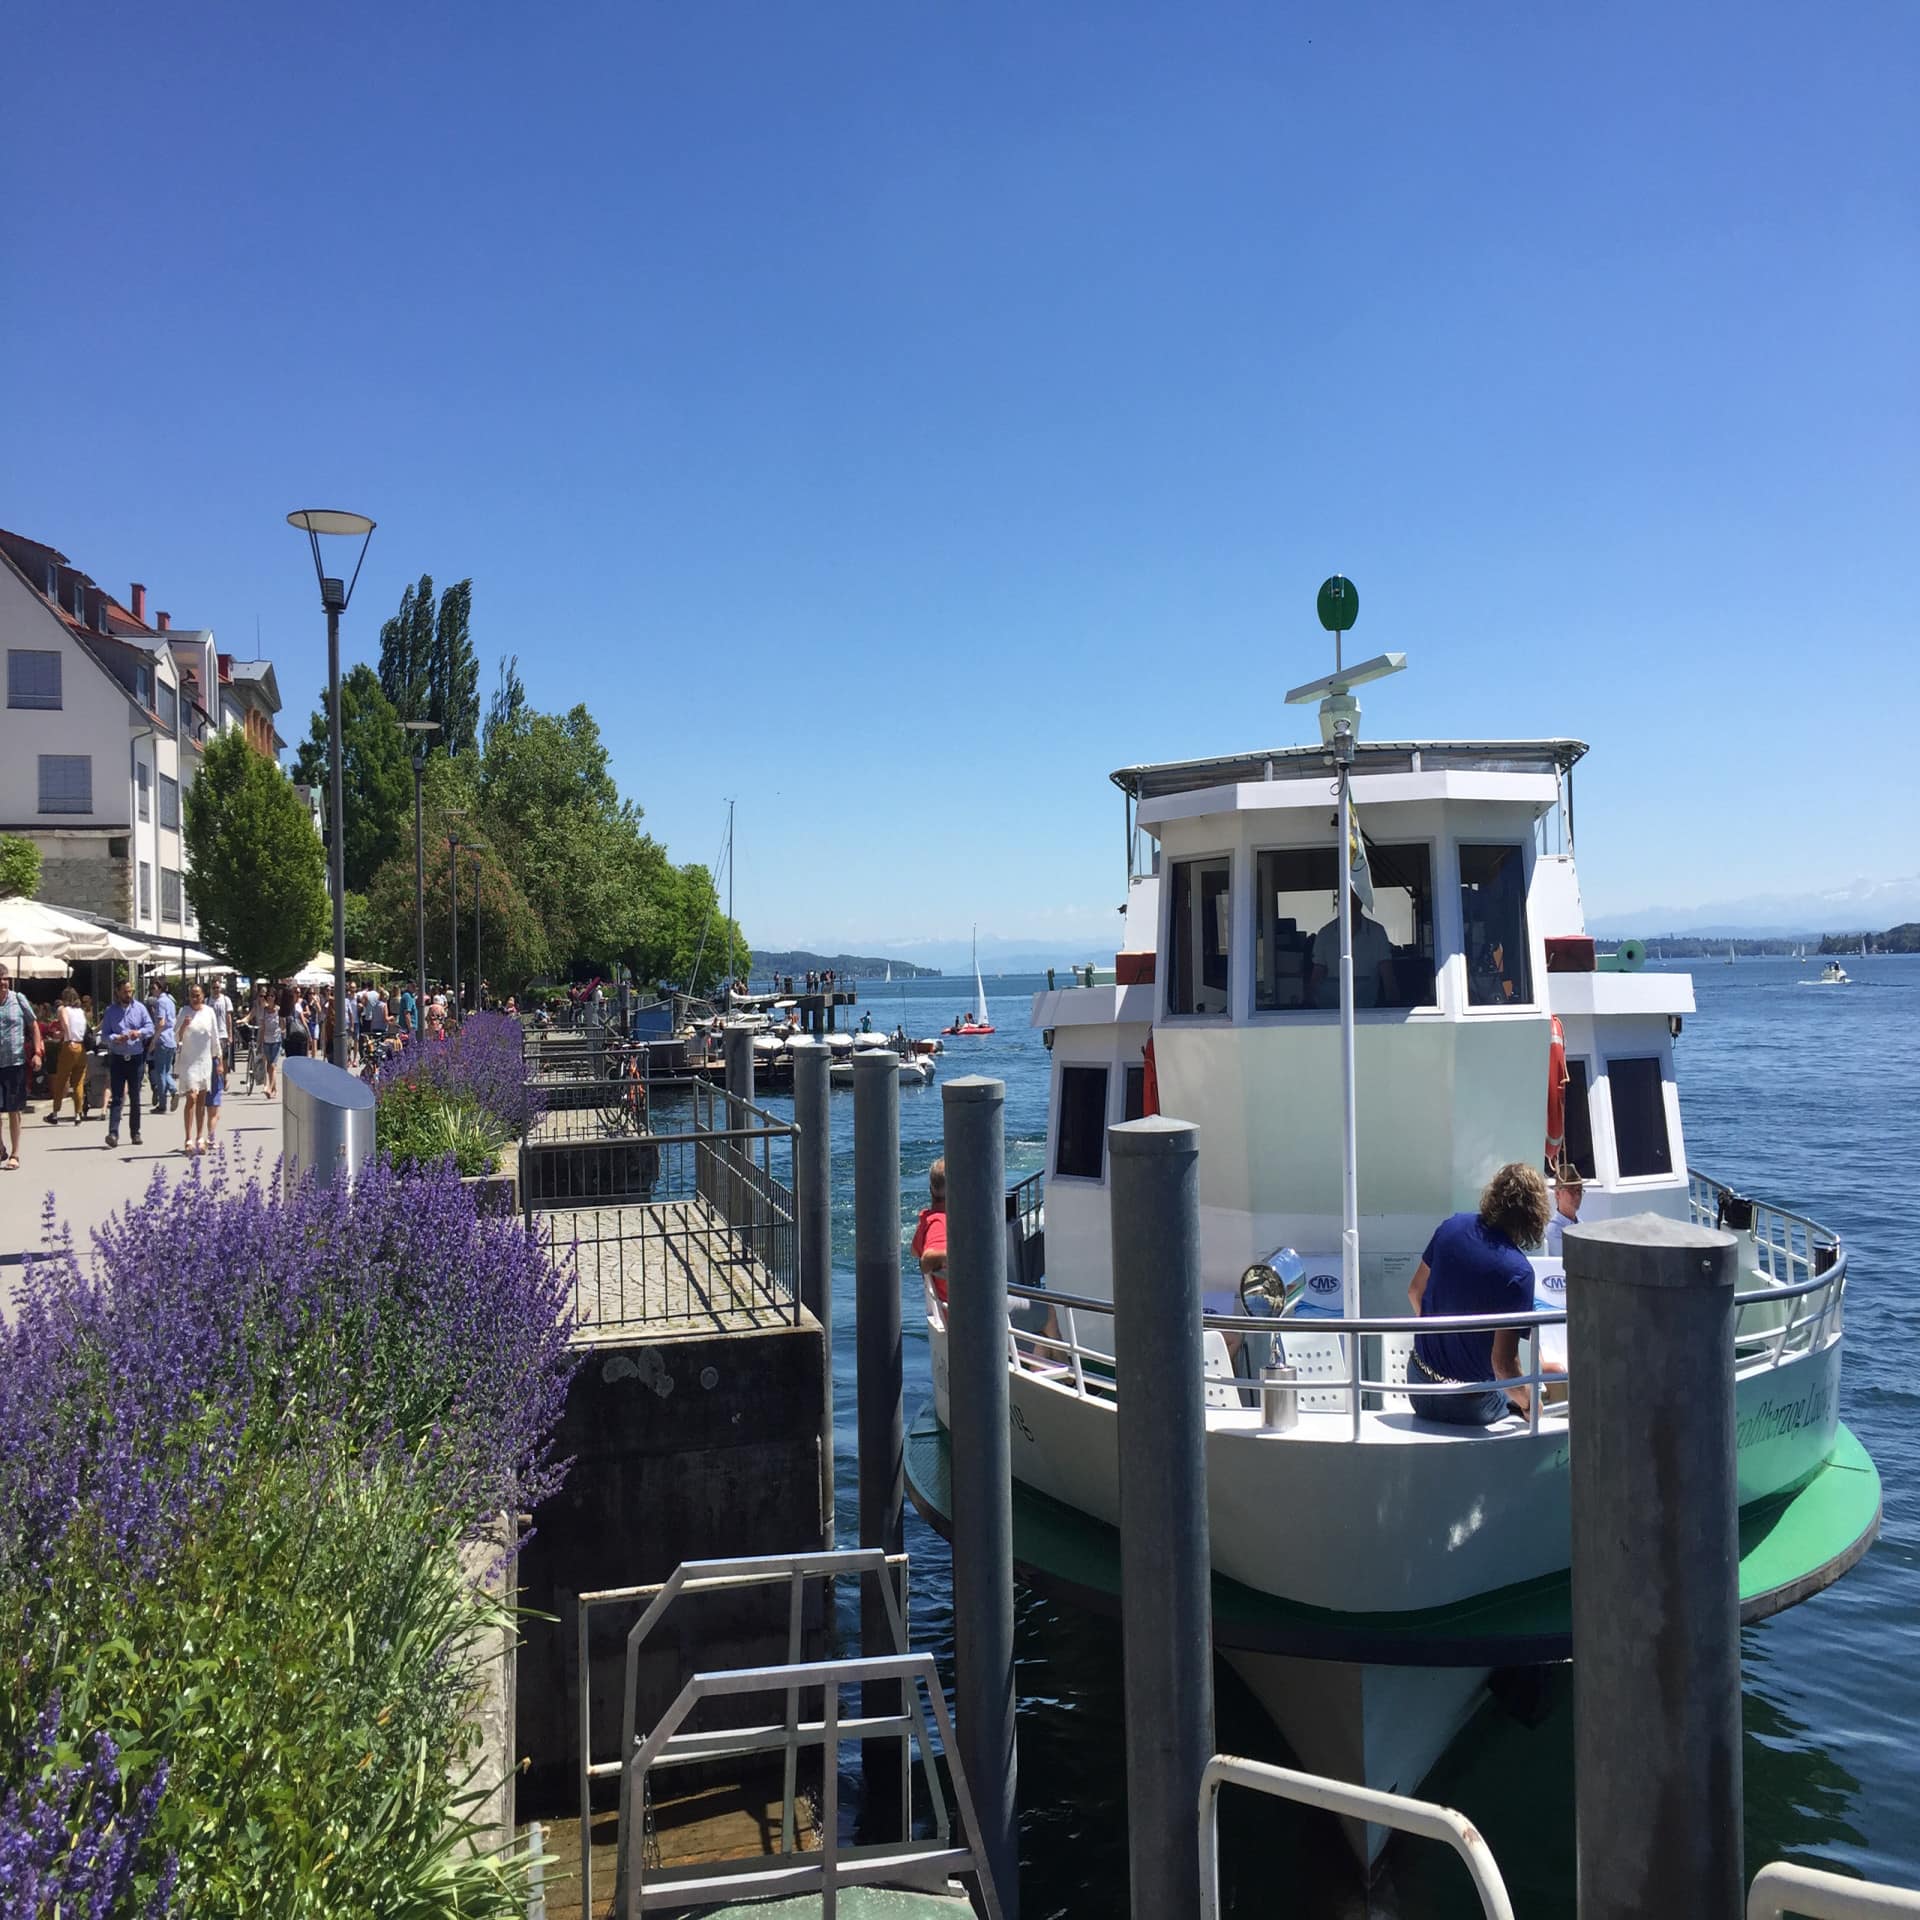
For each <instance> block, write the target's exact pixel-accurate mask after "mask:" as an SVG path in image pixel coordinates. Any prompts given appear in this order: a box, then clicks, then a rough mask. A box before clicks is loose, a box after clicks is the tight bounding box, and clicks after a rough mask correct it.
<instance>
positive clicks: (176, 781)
mask: <svg viewBox="0 0 1920 1920" xmlns="http://www.w3.org/2000/svg"><path fill="white" fill-rule="evenodd" d="M129 599H130V600H131V601H132V605H131V606H127V605H123V604H122V603H121V602H120V601H118V600H116V599H115V598H114V597H113V596H112V595H111V594H109V593H107V592H106V591H105V590H104V589H103V588H101V587H99V586H97V585H96V584H95V583H94V582H93V580H91V579H90V578H89V577H88V576H87V575H86V574H84V573H82V572H80V570H79V569H78V568H76V567H75V566H74V565H73V564H72V562H71V561H69V560H68V559H67V557H66V556H65V555H64V554H62V553H60V552H58V551H57V550H56V549H54V548H52V547H49V546H46V545H44V544H43V543H41V542H40V541H37V540H30V539H27V538H26V537H25V536H24V535H20V534H14V533H8V532H6V531H4V530H0V646H4V649H5V653H6V666H7V691H6V706H5V708H4V710H0V711H3V714H4V717H3V718H0V749H4V750H0V833H13V834H19V835H21V836H23V837H24V838H26V839H29V840H31V841H33V843H34V844H35V845H36V846H38V847H39V849H40V854H41V863H42V864H41V880H40V897H41V898H42V899H43V900H47V901H49V902H52V903H53V904H55V905H59V906H67V907H78V908H81V909H83V910H84V911H86V912H89V913H97V914H103V915H105V916H107V917H108V918H110V919H113V920H118V921H121V922H124V923H125V924H126V925H128V926H131V927H137V928H139V929H140V930H141V931H142V932H145V933H151V934H154V935H156V936H158V937H159V938H161V939H183V938H187V937H190V936H191V935H192V934H193V933H194V932H195V931H196V929H195V923H194V919H193V914H192V909H191V907H190V906H189V905H188V904H187V899H186V886H185V874H186V848H185V842H184V839H183V836H182V833H181V796H182V794H183V792H184V791H185V790H186V789H187V788H189V787H190V786H191V785H192V784H193V780H194V776H195V774H196V773H197V772H198V770H199V764H200V757H201V755H202V753H203V752H204V750H205V743H206V739H207V735H208V733H209V732H210V731H226V730H229V729H232V730H237V731H240V732H244V733H245V734H246V736H247V738H248V740H249V741H250V742H251V743H252V744H253V745H254V746H255V747H256V748H257V749H258V750H259V751H260V752H262V753H264V754H267V755H268V756H269V757H272V758H275V759H277V758H278V749H279V747H280V745H281V744H282V743H281V741H280V739H279V736H278V735H277V733H276V732H275V731H274V725H273V716H274V714H275V713H276V712H277V711H278V708H279V704H280V698H279V689H278V687H277V686H276V685H275V682H274V677H273V668H272V665H271V664H270V663H269V662H267V661H264V660H253V661H241V662H237V663H236V662H234V661H233V660H231V659H230V658H229V657H227V656H223V655H222V654H220V653H219V651H218V650H217V648H216V647H215V644H214V637H213V634H212V632H211V631H210V630H208V629H206V628H198V629H192V630H187V629H181V630H176V629H174V627H173V626H172V623H171V621H170V619H169V618H168V616H167V615H166V614H164V613H155V614H154V616H153V621H152V624H151V625H150V624H149V623H148V619H147V590H146V588H145V587H143V586H140V585H137V584H136V585H135V586H134V587H133V588H132V589H131V591H130V594H129Z"/></svg>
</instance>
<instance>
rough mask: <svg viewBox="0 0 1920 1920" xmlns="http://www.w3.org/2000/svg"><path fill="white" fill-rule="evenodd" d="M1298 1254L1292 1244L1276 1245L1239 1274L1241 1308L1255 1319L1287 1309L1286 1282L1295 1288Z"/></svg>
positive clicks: (1281, 1312) (1297, 1273) (1277, 1314)
mask: <svg viewBox="0 0 1920 1920" xmlns="http://www.w3.org/2000/svg"><path fill="white" fill-rule="evenodd" d="M1301 1270H1302V1269H1301V1261H1300V1256H1299V1255H1298V1254H1297V1253H1295V1252H1294V1250H1293V1249H1292V1248H1291V1247H1275V1248H1274V1250H1273V1251H1272V1252H1271V1253H1270V1254H1268V1255H1267V1256H1266V1257H1265V1258H1264V1259H1261V1260H1256V1261H1254V1263H1253V1264H1252V1265H1251V1266H1250V1267H1248V1268H1247V1270H1246V1271H1245V1272H1244V1273H1243V1274H1241V1276H1240V1311H1241V1312H1242V1313H1246V1314H1252V1315H1254V1316H1255V1317H1256V1318H1265V1317H1266V1316H1268V1315H1273V1316H1275V1317H1277V1316H1279V1315H1280V1314H1283V1313H1285V1312H1286V1310H1287V1293H1288V1287H1289V1283H1292V1284H1293V1285H1294V1286H1295V1287H1296V1290H1297V1285H1298V1282H1299V1278H1300V1273H1301Z"/></svg>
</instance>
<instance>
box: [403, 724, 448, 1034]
mask: <svg viewBox="0 0 1920 1920" xmlns="http://www.w3.org/2000/svg"><path fill="white" fill-rule="evenodd" d="M400 724H401V726H403V727H404V728H405V729H406V730H407V732H409V733H410V734H412V735H413V1038H414V1044H415V1045H416V1046H417V1045H418V1044H419V1043H420V1042H421V1041H422V1040H424V1039H425V1038H426V1037H427V852H426V842H425V841H424V840H423V839H422V838H421V834H420V785H421V782H422V781H423V780H424V779H425V778H426V772H427V735H428V734H430V733H438V732H439V731H440V722H439V721H438V720H402V721H401V722H400Z"/></svg>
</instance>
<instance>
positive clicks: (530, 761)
mask: <svg viewBox="0 0 1920 1920" xmlns="http://www.w3.org/2000/svg"><path fill="white" fill-rule="evenodd" d="M477 798H478V807H479V813H480V817H481V819H482V821H483V822H484V825H485V829H486V838H487V839H489V840H490V841H491V842H492V843H493V845H494V847H495V848H496V849H497V850H498V852H499V853H500V855H501V857H502V859H503V860H504V861H505V862H506V864H507V866H508V867H509V868H510V869H511V870H512V872H513V874H514V875H515V877H516V878H517V879H518V881H519V883H520V887H521V889H522V891H523V892H524V893H525V895H526V898H527V903H528V905H529V906H530V907H531V908H532V910H533V912H534V913H535V914H536V915H537V916H538V918H539V921H540V924H541V926H542V927H543V928H544V929H545V931H546V937H547V946H548V949H549V954H550V958H551V963H552V964H553V965H555V966H564V965H566V964H567V963H568V962H570V961H573V960H576V959H584V960H599V961H606V960H610V959H613V958H614V957H616V956H617V955H619V954H621V953H624V952H626V951H628V950H629V949H631V948H632V947H633V946H634V945H635V944H636V943H637V942H638V941H639V939H640V937H641V935H642V933H643V931H644V921H645V905H646V903H645V899H644V896H643V893H642V891H641V889H640V887H639V886H638V884H637V882H638V881H639V880H640V878H641V875H642V870H643V865H644V863H643V858H642V854H641V851H640V843H641V841H642V839H643V836H642V834H641V832H640V810H639V808H637V807H635V806H634V805H633V804H632V803H631V802H630V801H625V800H622V799H621V797H620V792H619V789H618V788H617V787H616V786H615V785H614V781H613V776H612V774H610V773H609V772H608V771H607V751H606V748H605V747H604V746H603V745H602V744H601V740H600V729H599V728H598V726H596V725H595V724H594V719H593V716H592V715H591V714H590V713H589V712H588V711H587V710H586V708H585V707H584V706H577V707H575V708H573V710H572V711H571V712H569V713H566V714H564V715H556V714H550V713H536V712H533V711H532V710H531V709H528V710H526V711H523V712H522V713H520V714H519V715H518V716H517V717H516V718H515V719H513V720H512V721H511V722H509V723H504V724H502V725H500V726H498V727H496V728H494V730H493V732H492V734H491V736H490V737H489V739H488V742H487V751H486V754H485V756H484V758H483V759H482V762H481V766H480V778H479V786H478V795H477Z"/></svg>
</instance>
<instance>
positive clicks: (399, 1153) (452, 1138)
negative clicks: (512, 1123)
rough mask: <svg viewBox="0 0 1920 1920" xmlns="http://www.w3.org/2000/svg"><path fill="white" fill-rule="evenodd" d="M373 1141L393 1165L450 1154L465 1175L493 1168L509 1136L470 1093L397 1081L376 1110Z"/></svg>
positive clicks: (427, 1163) (429, 1163) (433, 1162)
mask: <svg viewBox="0 0 1920 1920" xmlns="http://www.w3.org/2000/svg"><path fill="white" fill-rule="evenodd" d="M373 1131H374V1140H375V1142H376V1143H377V1145H378V1146H379V1148H380V1151H381V1152H382V1153H384V1154H385V1155H386V1156H387V1157H388V1158H389V1159H390V1160H392V1161H393V1162H394V1164H395V1165H396V1166H413V1167H435V1166H438V1165H439V1164H440V1163H441V1161H443V1160H445V1159H446V1158H447V1157H448V1156H449V1155H451V1156H452V1159H453V1164H454V1166H455V1167H456V1168H458V1170H459V1171H460V1172H461V1173H462V1174H465V1175H468V1176H471V1175H474V1174H482V1173H491V1172H492V1171H493V1170H494V1168H495V1166H496V1165H497V1164H498V1163H499V1159H500V1149H501V1148H502V1147H504V1146H505V1145H506V1144H507V1141H508V1140H509V1138H511V1135H510V1134H509V1133H508V1130H507V1128H506V1127H505V1126H504V1125H503V1124H502V1123H501V1121H500V1120H499V1119H497V1118H496V1117H495V1116H494V1115H493V1114H491V1113H489V1112H487V1110H486V1109H485V1108H484V1107H482V1106H481V1105H480V1103H479V1102H478V1101H477V1100H475V1099H473V1098H472V1096H471V1095H467V1094H457V1093H443V1092H441V1091H440V1090H439V1089H438V1088H436V1087H426V1086H419V1085H416V1084H415V1083H414V1082H412V1081H408V1080H399V1081H395V1082H394V1083H393V1084H392V1085H391V1086H390V1087H387V1088H385V1089H384V1090H383V1091H382V1093H381V1096H380V1104H379V1106H378V1108H377V1109H376V1110H375V1113H374V1127H373Z"/></svg>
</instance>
